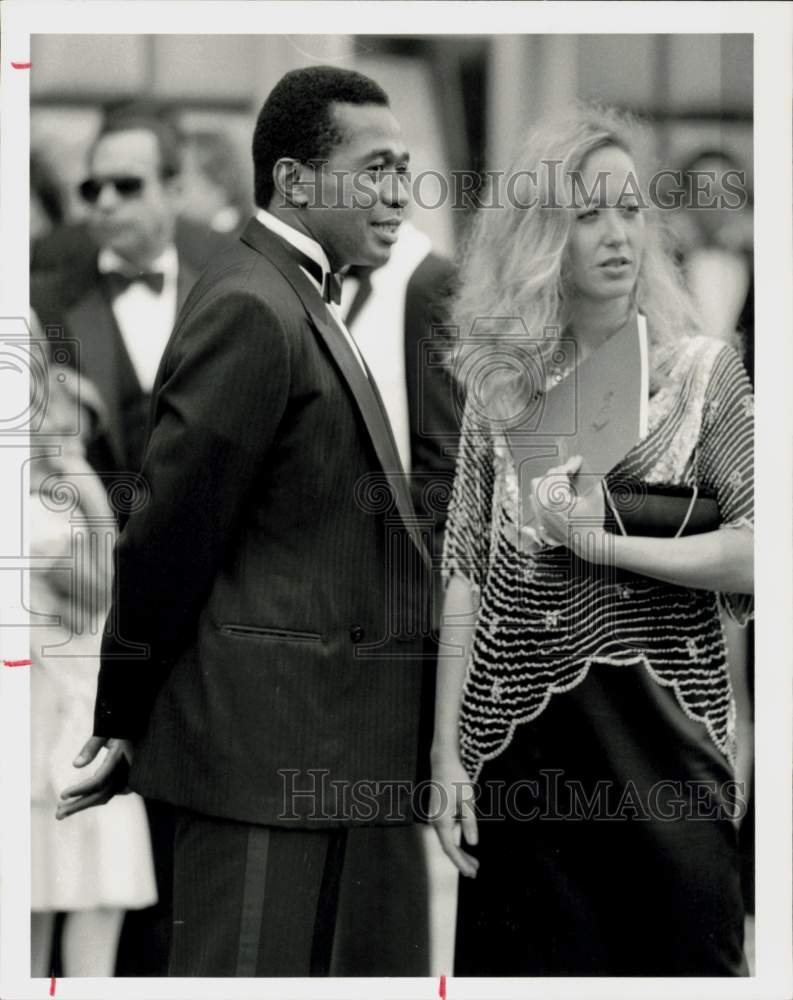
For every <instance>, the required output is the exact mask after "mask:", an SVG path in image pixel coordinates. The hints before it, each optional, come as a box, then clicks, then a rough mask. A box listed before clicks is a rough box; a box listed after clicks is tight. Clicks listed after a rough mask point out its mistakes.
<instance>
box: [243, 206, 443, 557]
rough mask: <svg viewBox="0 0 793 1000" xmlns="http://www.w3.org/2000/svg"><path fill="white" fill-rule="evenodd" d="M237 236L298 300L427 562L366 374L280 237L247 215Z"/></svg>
mask: <svg viewBox="0 0 793 1000" xmlns="http://www.w3.org/2000/svg"><path fill="white" fill-rule="evenodd" d="M240 239H241V240H242V241H243V242H244V243H246V244H247V245H248V246H250V247H252V248H253V249H254V250H256V251H257V252H258V253H261V254H263V255H264V256H265V257H267V258H268V259H269V260H270V261H272V263H273V264H275V266H276V267H277V268H278V270H279V271H280V272H281V273H282V274H283V276H284V277H285V278H286V279H287V281H288V282H289V283H290V285H291V286H292V288H294V290H295V292H296V293H297V295H298V297H299V298H300V301H301V302H302V303H303V305H304V307H305V309H306V311H307V312H308V314H309V316H310V318H311V322H312V324H313V326H314V327H315V329H316V331H317V333H318V334H319V335H320V337H321V338H322V340H323V342H324V343H325V346H326V347H327V349H328V351H329V352H330V354H331V357H332V358H333V360H334V362H335V363H336V366H337V368H338V369H339V372H340V374H341V376H342V377H343V379H344V381H345V382H346V383H347V385H348V387H349V389H350V392H351V394H352V397H353V399H354V400H355V404H356V406H357V408H358V412H359V413H360V416H361V418H362V420H363V423H364V425H365V427H366V429H367V431H368V434H369V437H370V439H371V442H372V445H373V447H374V450H375V453H376V455H377V458H378V461H379V463H380V465H381V467H382V469H383V472H384V473H385V475H386V478H387V481H388V483H389V485H390V486H391V487H392V489H393V493H394V498H395V501H396V506H397V510H398V511H399V514H400V516H401V518H402V520H403V522H404V524H405V527H406V528H407V530H408V532H409V533H410V536H411V538H412V539H413V541H414V542H415V544H416V546H417V548H418V549H419V552H420V553H421V555H422V557H423V558H424V559H425V561H427V560H428V558H429V557H428V556H427V553H426V549H425V547H424V544H423V542H422V540H421V536H420V535H419V532H418V528H417V526H416V523H415V522H416V515H415V511H414V509H413V503H412V500H411V496H410V490H409V486H408V481H407V476H406V474H405V471H404V469H403V468H402V462H401V460H400V458H399V452H398V451H397V447H396V442H395V441H394V436H393V431H392V429H391V424H390V422H389V420H388V416H387V414H386V411H385V407H384V406H383V403H382V401H381V400H380V396H379V393H378V392H377V389H376V387H375V385H374V382H373V380H372V378H371V376H369V377H368V378H367V376H366V375H365V374H364V372H363V370H362V369H361V366H360V364H359V363H358V360H357V358H356V357H355V355H354V353H353V351H352V348H351V347H350V345H349V344H348V343H347V340H346V338H345V336H344V333H343V332H342V330H341V328H340V327H339V326H338V325H337V324H336V323H335V322H334V321H333V319H332V318H331V315H330V313H329V312H328V310H327V308H326V306H325V303H324V302H323V301H322V297H321V296H320V294H319V292H318V291H317V290H316V288H314V286H313V285H312V284H311V282H310V281H309V280H308V279H307V278H306V276H305V275H304V274H303V272H302V270H301V269H300V266H299V265H298V264H297V262H296V261H295V260H294V259H293V258H292V257H291V256H290V254H289V253H288V252H287V251H286V250H284V249H282V247H281V240H280V238H279V237H277V236H275V235H274V234H272V233H270V232H269V231H268V230H267V229H266V228H265V227H264V226H263V225H261V223H259V222H257V221H256V220H255V219H252V220H251V221H250V222H249V223H248V225H247V227H246V228H245V230H244V231H243V233H242V235H241V236H240Z"/></svg>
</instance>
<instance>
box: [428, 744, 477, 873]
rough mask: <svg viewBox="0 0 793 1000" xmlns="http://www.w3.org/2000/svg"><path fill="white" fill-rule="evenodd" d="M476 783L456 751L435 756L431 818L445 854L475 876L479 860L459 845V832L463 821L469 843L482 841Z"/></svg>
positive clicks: (454, 863)
mask: <svg viewBox="0 0 793 1000" xmlns="http://www.w3.org/2000/svg"><path fill="white" fill-rule="evenodd" d="M473 793H474V784H473V782H472V781H471V779H470V778H469V777H468V773H467V772H466V770H465V768H464V767H463V765H462V763H461V761H460V758H459V757H458V756H457V755H456V754H452V753H449V754H445V755H443V756H441V757H433V765H432V787H431V791H430V804H429V818H430V821H431V822H432V825H433V827H434V828H435V832H436V833H437V835H438V840H440V842H441V847H442V848H443V852H444V854H445V855H446V856H447V857H448V858H449V860H450V861H451V862H452V864H453V865H454V866H455V867H456V868H457V869H458V870H459V871H460V873H461V874H462V875H465V876H466V878H475V877H476V873H477V871H478V870H479V861H478V860H477V858H475V857H473V856H472V855H471V854H467V853H466V852H465V851H463V850H462V849H461V848H459V847H458V846H457V844H456V842H455V831H456V827H457V823H458V821H459V823H460V825H461V826H462V832H463V839H464V840H465V842H466V843H467V844H471V845H475V844H477V843H478V842H479V835H478V832H477V828H476V806H475V803H474V794H473Z"/></svg>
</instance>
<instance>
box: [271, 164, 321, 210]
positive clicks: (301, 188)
mask: <svg viewBox="0 0 793 1000" xmlns="http://www.w3.org/2000/svg"><path fill="white" fill-rule="evenodd" d="M273 185H274V187H275V193H276V196H277V197H278V200H279V201H280V202H281V204H282V205H283V206H284V207H285V208H305V207H306V205H308V203H309V200H310V197H311V192H312V190H313V186H314V170H313V168H312V167H310V166H309V165H308V164H306V163H301V162H300V161H299V160H293V159H291V158H290V157H288V156H282V157H281V159H280V160H277V161H276V163H275V166H274V167H273Z"/></svg>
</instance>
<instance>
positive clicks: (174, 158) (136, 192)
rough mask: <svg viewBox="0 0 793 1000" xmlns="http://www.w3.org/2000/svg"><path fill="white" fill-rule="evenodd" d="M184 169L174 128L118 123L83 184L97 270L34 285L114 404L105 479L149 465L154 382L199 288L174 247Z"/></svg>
mask: <svg viewBox="0 0 793 1000" xmlns="http://www.w3.org/2000/svg"><path fill="white" fill-rule="evenodd" d="M180 168H181V150H180V145H179V139H178V136H177V134H176V132H175V130H174V129H173V128H172V127H171V126H170V125H169V124H168V123H167V121H163V120H160V119H157V118H147V117H142V116H140V115H138V114H137V112H132V113H127V112H126V111H124V112H119V113H118V114H117V115H116V116H114V117H108V118H107V119H106V120H105V122H104V124H103V126H102V128H101V130H100V132H99V135H98V136H97V138H96V140H95V142H94V145H93V147H92V148H91V150H90V151H89V154H88V172H87V175H86V178H85V180H84V181H83V182H82V184H81V185H80V193H81V196H82V198H83V200H84V201H85V204H86V209H87V218H86V225H87V228H88V232H89V234H90V237H91V241H90V244H89V246H91V247H93V248H95V249H93V250H91V252H90V268H88V267H83V268H82V270H81V275H80V279H79V280H75V277H74V275H73V274H71V273H70V272H69V270H68V269H63V270H61V271H58V272H49V273H36V272H34V274H33V276H32V279H31V298H32V301H33V307H34V309H35V310H36V312H37V314H38V315H39V318H40V319H41V321H42V323H44V324H45V325H49V324H56V325H61V326H63V327H64V330H65V334H66V336H67V337H68V338H74V339H75V340H77V342H78V343H79V358H75V364H77V365H79V371H80V372H81V373H82V374H84V375H85V376H87V377H88V378H89V379H90V380H91V381H92V382H93V383H94V385H95V386H96V388H97V389H98V391H99V392H100V393H101V395H102V398H103V400H104V403H105V407H106V410H107V427H106V434H105V437H104V439H103V440H102V441H101V442H100V441H97V442H94V443H93V446H92V447H93V456H94V459H95V464H96V465H97V467H100V468H102V469H103V471H110V470H111V469H114V468H116V469H119V470H133V471H137V469H138V468H139V466H140V461H141V458H142V451H143V438H144V434H145V427H146V419H147V415H148V403H149V393H150V392H151V387H152V385H153V383H154V376H155V374H156V372H157V366H158V365H159V362H160V357H161V356H162V352H163V350H164V348H165V344H166V342H167V340H168V337H169V336H170V333H171V329H172V328H173V324H174V320H175V318H176V312H177V309H178V308H179V306H181V303H182V302H183V301H184V299H185V297H186V295H187V292H188V291H189V290H190V288H191V287H192V284H193V282H194V280H195V273H194V271H193V270H192V269H191V267H190V266H189V264H188V263H186V262H185V260H184V259H183V256H182V255H180V254H179V252H178V250H177V249H176V246H175V243H174V231H175V224H176V214H177V210H178V204H179V197H180V187H179V184H180V182H179V174H180ZM89 454H91V453H90V452H89Z"/></svg>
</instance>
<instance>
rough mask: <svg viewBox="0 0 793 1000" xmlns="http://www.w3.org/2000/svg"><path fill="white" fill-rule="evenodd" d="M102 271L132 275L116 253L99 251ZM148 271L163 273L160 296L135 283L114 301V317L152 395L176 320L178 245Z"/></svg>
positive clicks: (164, 251)
mask: <svg viewBox="0 0 793 1000" xmlns="http://www.w3.org/2000/svg"><path fill="white" fill-rule="evenodd" d="M97 266H98V268H99V271H100V272H101V273H102V274H106V273H108V272H110V271H119V272H121V273H130V265H129V263H128V262H127V261H125V260H124V258H123V257H120V256H119V255H118V254H117V253H116V252H115V251H114V250H111V249H110V248H109V247H106V248H105V249H104V250H101V251H100V252H99V260H98V265H97ZM148 270H150V271H154V272H161V273H162V275H163V279H164V280H163V288H162V291H161V292H160V293H159V294H157V292H155V291H153V290H152V289H151V288H149V286H148V285H146V284H144V282H142V281H135V282H133V283H132V284H131V285H130V286H129V287H128V288H126V289H125V290H124V291H123V292H121V293H120V294H119V295H117V296H116V297H115V298H114V299H113V302H112V309H113V315H114V316H115V318H116V323H117V324H118V328H119V330H120V331H121V336H122V338H123V340H124V346H125V347H126V349H127V353H128V354H129V357H130V360H131V361H132V366H133V368H134V369H135V373H136V375H137V376H138V381H139V382H140V385H141V388H142V389H143V391H144V392H151V389H152V386H153V385H154V378H155V376H156V375H157V369H158V368H159V365H160V359H161V358H162V355H163V351H164V350H165V345H166V344H167V343H168V338H169V337H170V336H171V331H172V330H173V325H174V322H175V320H176V280H177V277H178V275H179V258H178V256H177V253H176V248H175V247H174V246H169V247H166V249H165V250H163V252H162V253H161V254H160V256H159V257H158V258H157V259H156V260H153V261H152V262H151V265H150V266H149V268H148Z"/></svg>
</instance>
